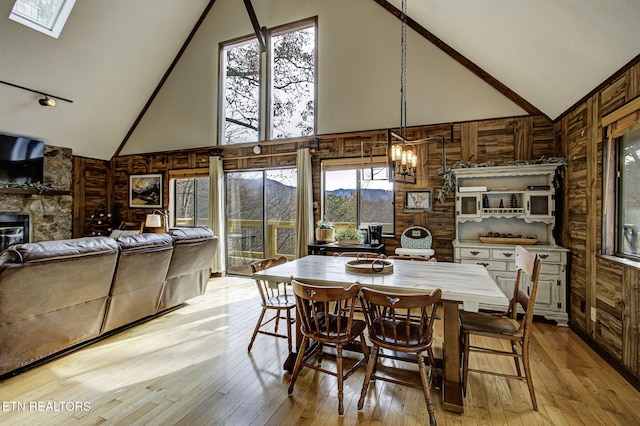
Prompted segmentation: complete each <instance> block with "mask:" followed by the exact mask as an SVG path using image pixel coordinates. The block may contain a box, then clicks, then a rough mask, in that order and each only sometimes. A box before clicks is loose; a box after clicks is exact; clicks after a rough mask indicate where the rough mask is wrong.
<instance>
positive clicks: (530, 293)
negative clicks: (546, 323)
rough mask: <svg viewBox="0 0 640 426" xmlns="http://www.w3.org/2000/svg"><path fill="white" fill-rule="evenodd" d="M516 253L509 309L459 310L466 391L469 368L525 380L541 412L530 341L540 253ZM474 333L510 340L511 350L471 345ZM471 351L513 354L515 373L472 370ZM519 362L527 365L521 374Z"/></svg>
mask: <svg viewBox="0 0 640 426" xmlns="http://www.w3.org/2000/svg"><path fill="white" fill-rule="evenodd" d="M515 252H516V258H515V267H516V271H517V273H516V281H515V284H514V288H513V297H512V299H511V301H510V302H509V307H508V309H507V311H506V312H504V313H501V314H488V313H483V312H466V311H461V312H460V334H461V337H462V345H463V348H464V353H463V364H462V377H463V390H464V392H465V393H466V390H467V382H468V380H467V379H468V375H469V371H475V372H478V373H485V374H492V375H496V376H502V377H510V378H516V379H519V380H524V381H525V382H527V386H528V387H529V394H530V395H531V402H532V404H533V409H534V410H535V411H538V403H537V402H536V394H535V392H534V390H533V382H532V380H531V368H530V366H529V340H530V336H531V322H532V321H533V307H534V305H535V301H536V293H537V291H538V278H539V275H540V265H541V263H540V258H539V257H538V255H537V254H535V253H531V252H529V251H527V250H526V249H525V248H524V247H522V246H516V249H515ZM524 275H527V276H528V277H529V279H530V284H529V286H528V288H525V286H524V285H523V284H524V283H525V280H524ZM518 305H519V306H520V308H521V309H522V311H523V312H524V316H523V318H522V319H521V320H518ZM472 335H473V336H481V337H482V338H483V339H484V338H494V339H499V340H503V341H504V340H507V341H509V343H510V344H511V351H505V350H502V349H496V348H495V347H487V346H478V345H472V344H471V336H472ZM470 352H478V353H482V354H490V355H499V356H509V357H513V359H514V361H515V367H516V374H507V373H504V372H501V371H489V370H480V369H471V368H469V354H470ZM520 363H522V367H523V368H524V374H522V369H521V367H520Z"/></svg>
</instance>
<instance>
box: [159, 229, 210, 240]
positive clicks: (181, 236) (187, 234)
mask: <svg viewBox="0 0 640 426" xmlns="http://www.w3.org/2000/svg"><path fill="white" fill-rule="evenodd" d="M169 234H170V235H171V237H173V239H174V241H177V242H182V241H195V240H204V239H209V238H213V237H214V233H213V231H211V229H209V228H173V229H171V230H170V231H169Z"/></svg>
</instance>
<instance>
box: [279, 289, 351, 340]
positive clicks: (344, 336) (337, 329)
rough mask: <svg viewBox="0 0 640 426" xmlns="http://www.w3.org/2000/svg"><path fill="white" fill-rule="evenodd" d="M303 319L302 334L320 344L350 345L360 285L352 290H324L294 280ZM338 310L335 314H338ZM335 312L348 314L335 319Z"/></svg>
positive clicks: (299, 312)
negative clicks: (348, 343)
mask: <svg viewBox="0 0 640 426" xmlns="http://www.w3.org/2000/svg"><path fill="white" fill-rule="evenodd" d="M291 285H292V287H293V293H294V294H295V296H296V309H297V310H298V315H300V319H301V325H300V330H301V331H302V333H303V334H304V335H305V336H307V337H310V338H312V339H314V340H316V341H319V342H334V343H346V342H348V341H350V340H351V338H352V337H351V329H352V327H353V312H354V307H355V305H356V303H357V299H358V294H359V293H360V288H361V287H360V285H359V284H357V283H354V284H353V285H351V286H350V287H349V288H346V289H345V288H343V287H324V286H314V285H310V284H305V283H302V282H300V281H297V280H295V279H294V280H291ZM334 306H335V310H334ZM331 312H344V313H345V314H344V315H334V314H332V313H331Z"/></svg>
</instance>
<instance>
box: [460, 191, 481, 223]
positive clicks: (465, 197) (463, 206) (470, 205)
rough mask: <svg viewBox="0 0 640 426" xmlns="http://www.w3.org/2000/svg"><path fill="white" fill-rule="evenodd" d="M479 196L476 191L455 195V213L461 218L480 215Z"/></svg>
mask: <svg viewBox="0 0 640 426" xmlns="http://www.w3.org/2000/svg"><path fill="white" fill-rule="evenodd" d="M480 200H481V196H480V194H478V193H469V194H463V193H458V195H457V196H456V215H457V216H459V217H461V218H474V217H480V211H481V204H480V202H481V201H480Z"/></svg>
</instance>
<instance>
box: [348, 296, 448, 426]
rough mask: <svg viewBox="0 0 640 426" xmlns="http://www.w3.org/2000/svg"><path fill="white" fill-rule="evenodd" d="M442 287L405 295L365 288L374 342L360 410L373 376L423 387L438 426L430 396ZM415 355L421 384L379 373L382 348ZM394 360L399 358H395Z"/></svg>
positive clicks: (432, 421) (432, 419) (364, 299)
mask: <svg viewBox="0 0 640 426" xmlns="http://www.w3.org/2000/svg"><path fill="white" fill-rule="evenodd" d="M441 297H442V290H440V289H439V288H437V289H435V290H433V291H432V292H431V294H403V293H389V292H383V291H377V290H372V289H368V288H363V289H362V292H361V296H360V298H361V303H362V306H363V307H364V311H365V319H366V322H367V330H368V334H369V340H370V341H371V344H372V345H373V347H372V350H371V356H370V358H369V363H368V365H367V373H366V375H365V378H364V383H363V384H362V392H361V394H360V400H359V401H358V410H361V409H362V407H363V406H364V400H365V397H366V395H367V389H368V387H369V383H370V381H371V379H378V380H383V381H387V382H391V383H396V384H400V385H407V386H413V387H421V388H422V391H423V393H424V398H425V401H426V403H427V411H428V412H429V423H430V424H431V425H435V424H436V423H437V422H436V418H435V414H434V409H433V401H432V399H431V390H430V389H431V380H433V378H434V377H435V376H436V374H437V373H436V369H435V368H434V366H435V363H434V362H435V357H434V356H433V348H432V344H433V321H432V318H434V315H435V313H436V309H437V307H438V302H439V301H440V299H441ZM381 348H382V349H388V350H390V351H392V352H393V351H395V352H404V353H410V354H415V355H416V360H417V362H418V369H419V371H420V382H421V385H417V384H415V383H411V382H407V381H403V380H400V379H396V378H392V377H389V376H387V375H379V374H377V372H376V371H377V367H378V366H377V362H378V360H379V359H380V357H383V356H385V355H382V354H381V352H380V349H381ZM425 352H426V353H427V358H428V360H429V363H428V364H429V367H430V370H431V374H429V373H428V372H427V365H426V364H425V362H424V353H425ZM393 358H394V359H400V358H398V357H393Z"/></svg>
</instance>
